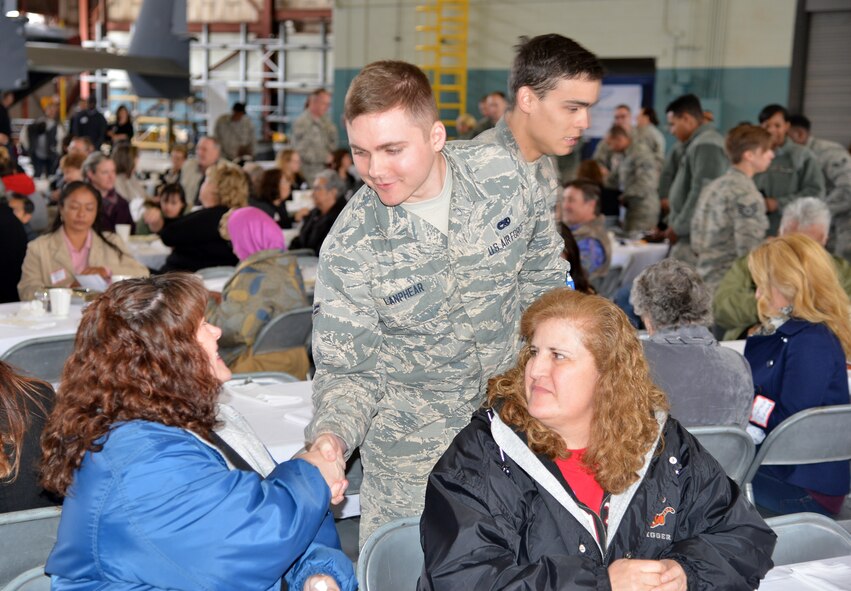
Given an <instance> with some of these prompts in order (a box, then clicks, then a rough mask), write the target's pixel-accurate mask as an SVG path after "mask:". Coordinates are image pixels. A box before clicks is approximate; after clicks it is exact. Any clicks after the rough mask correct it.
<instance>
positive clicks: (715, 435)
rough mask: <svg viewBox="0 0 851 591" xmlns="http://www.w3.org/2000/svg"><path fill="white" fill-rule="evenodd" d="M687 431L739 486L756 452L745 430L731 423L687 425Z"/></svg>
mask: <svg viewBox="0 0 851 591" xmlns="http://www.w3.org/2000/svg"><path fill="white" fill-rule="evenodd" d="M688 431H689V433H691V434H692V435H694V436H695V437H696V438H697V440H698V441H699V442H700V444H701V445H702V446H703V447H704V448H705V449H706V451H708V452H709V453H711V454H712V456H713V457H714V458H715V459H716V460H718V463H719V464H721V467H722V468H724V472H726V473H727V476H729V477H730V478H731V479H732V480H733V481H734V482H735V483H736V484H738V485H739V486H741V485H742V481H743V480H744V477H745V474H746V473H747V471H748V468H749V467H750V465H751V463H752V462H753V459H754V455H755V454H756V447H755V446H754V444H753V439H751V436H750V435H748V433H747V431H745V430H744V429H741V428H739V427H734V426H732V425H718V426H709V427H689V428H688Z"/></svg>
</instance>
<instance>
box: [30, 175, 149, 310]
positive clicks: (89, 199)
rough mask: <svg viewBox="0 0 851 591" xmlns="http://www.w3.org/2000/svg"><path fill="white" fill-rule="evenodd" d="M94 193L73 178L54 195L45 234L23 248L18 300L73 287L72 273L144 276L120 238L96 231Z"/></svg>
mask: <svg viewBox="0 0 851 591" xmlns="http://www.w3.org/2000/svg"><path fill="white" fill-rule="evenodd" d="M100 213H101V197H100V193H99V192H98V191H97V190H95V189H94V188H93V187H92V186H91V185H89V184H88V183H84V182H80V181H75V182H72V183H69V184H67V185H66V186H65V188H64V189H63V191H62V194H61V195H60V197H59V215H58V216H57V217H56V221H55V222H54V224H53V229H52V230H51V232H49V233H48V234H45V235H44V236H40V237H39V238H36V239H35V240H33V241H32V242H30V243H29V245H28V247H27V256H26V258H24V265H23V269H22V272H21V281H20V283H18V295H19V296H20V298H21V300H24V301H26V300H31V299H33V294H34V292H35V291H36V290H39V289H43V288H46V287H77V286H78V285H79V283H78V282H77V279H76V276H77V275H94V274H96V275H100V276H101V277H103V278H104V279H105V280H106V281H107V282H108V281H110V279H111V277H112V276H113V275H129V276H131V277H147V276H148V273H149V272H148V269H147V268H146V267H145V266H144V265H143V264H142V263H140V262H138V261H137V260H136V259H134V258H133V257H132V256H131V255H130V253H129V252H128V251H127V247H126V245H125V244H124V242H123V241H122V240H121V238H119V237H118V236H116V235H115V234H113V233H111V232H103V231H101V229H100Z"/></svg>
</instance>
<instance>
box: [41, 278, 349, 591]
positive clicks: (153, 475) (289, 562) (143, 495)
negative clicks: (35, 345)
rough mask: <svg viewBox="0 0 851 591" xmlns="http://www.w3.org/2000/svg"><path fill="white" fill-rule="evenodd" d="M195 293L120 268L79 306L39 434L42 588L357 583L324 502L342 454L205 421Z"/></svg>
mask: <svg viewBox="0 0 851 591" xmlns="http://www.w3.org/2000/svg"><path fill="white" fill-rule="evenodd" d="M206 302H207V293H206V291H205V290H204V286H203V284H202V283H201V281H200V279H198V278H197V277H194V276H192V275H188V274H182V273H173V274H166V275H160V276H156V277H152V278H149V279H129V280H126V281H122V282H119V283H117V284H115V285H113V286H111V287H110V288H109V289H108V290H107V291H106V292H105V293H104V294H103V295H101V296H100V297H98V298H97V299H96V300H95V301H93V302H92V303H91V304H90V305H89V306H88V307H87V308H86V310H85V312H84V313H83V318H82V321H81V323H80V328H79V330H78V332H77V340H76V343H75V347H74V353H73V354H72V355H71V357H70V358H69V360H68V362H67V363H66V365H65V369H64V371H63V374H62V385H61V386H60V390H59V396H58V397H57V404H56V407H55V408H54V411H53V412H52V414H51V415H50V419H49V421H48V424H47V426H46V427H45V430H44V435H43V438H42V445H43V457H42V469H43V480H44V484H45V486H46V487H47V488H48V489H50V490H53V491H55V492H57V493H60V494H64V495H65V496H66V500H65V505H64V507H63V511H62V519H61V522H60V524H59V533H58V537H57V541H56V546H55V547H54V548H53V551H52V553H51V555H50V557H49V558H48V561H47V565H46V571H47V573H49V574H50V575H51V576H52V577H53V580H52V587H51V588H52V589H54V590H60V591H61V590H63V589H75V590H94V589H127V588H130V587H133V588H140V589H141V588H144V589H186V590H189V589H258V590H259V589H277V588H279V587H280V580H281V577H282V576H283V575H285V576H286V579H287V582H288V583H289V588H290V589H294V590H299V591H301V590H302V589H308V588H309V586H310V585H313V584H314V583H316V582H317V580H319V579H322V580H323V581H324V582H326V584H327V588H329V589H340V590H353V589H354V587H355V586H356V582H355V581H354V576H353V573H352V568H351V562H350V561H349V560H348V559H347V558H346V556H345V555H344V554H343V553H342V552H341V551H340V550H339V540H338V539H337V537H336V531H335V530H334V524H333V520H332V517H331V514H330V513H329V512H328V503H329V501H331V500H332V498H333V500H334V501H339V500H341V499H342V489H343V488H344V486H345V481H344V480H343V466H342V465H341V464H339V465H337V464H334V463H331V462H327V461H325V460H323V459H322V457H321V456H320V455H319V453H318V452H313V453H305V454H301V455H300V456H299V457H298V458H297V459H295V460H293V461H290V462H285V463H283V464H280V465H277V466H276V465H275V464H274V462H273V461H272V460H271V458H269V457H268V453H266V454H265V457H264V456H263V453H264V452H263V446H262V444H260V443H259V442H258V441H256V438H254V437H253V434H252V433H249V432H245V431H242V432H238V431H237V429H236V426H235V423H234V421H233V420H231V421H230V423H228V422H227V421H225V424H224V425H221V426H220V425H217V418H218V419H219V420H221V419H223V417H226V416H229V415H228V414H227V413H225V412H223V411H222V410H221V409H219V411H218V412H219V414H218V417H217V406H216V400H217V396H218V392H219V389H220V388H221V386H222V382H223V381H225V380H227V379H229V378H230V371H229V370H228V369H227V366H225V364H224V362H223V361H222V360H221V358H220V357H219V356H218V345H217V343H216V341H217V339H218V337H219V336H220V335H221V331H220V330H219V329H218V328H216V327H215V326H212V325H210V324H208V323H207V322H205V320H204V308H205V305H206ZM214 429H215V430H214Z"/></svg>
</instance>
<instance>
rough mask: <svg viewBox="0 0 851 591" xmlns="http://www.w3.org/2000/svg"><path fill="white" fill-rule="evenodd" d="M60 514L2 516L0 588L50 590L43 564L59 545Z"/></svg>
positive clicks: (34, 511) (56, 509)
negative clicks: (57, 535) (57, 543)
mask: <svg viewBox="0 0 851 591" xmlns="http://www.w3.org/2000/svg"><path fill="white" fill-rule="evenodd" d="M61 514H62V509H61V507H44V508H40V509H28V510H26V511H14V512H12V513H4V514H0V589H3V591H6V590H12V589H31V590H35V589H49V588H50V579H48V578H47V577H46V576H44V563H45V562H47V557H48V555H49V554H50V551H51V550H52V549H53V545H54V544H55V543H56V530H57V528H58V527H59V517H60V515H61ZM13 581H14V585H12V582H13Z"/></svg>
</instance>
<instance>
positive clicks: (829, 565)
mask: <svg viewBox="0 0 851 591" xmlns="http://www.w3.org/2000/svg"><path fill="white" fill-rule="evenodd" d="M849 589H851V556H841V557H838V558H826V559H824V560H813V561H810V562H800V563H798V564H787V565H785V566H775V567H774V568H773V569H771V570H770V571H768V574H767V575H766V576H765V579H764V580H763V581H762V583H761V584H760V586H759V590H760V591H848V590H849Z"/></svg>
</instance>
